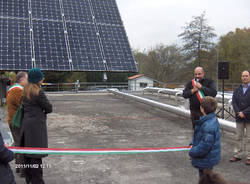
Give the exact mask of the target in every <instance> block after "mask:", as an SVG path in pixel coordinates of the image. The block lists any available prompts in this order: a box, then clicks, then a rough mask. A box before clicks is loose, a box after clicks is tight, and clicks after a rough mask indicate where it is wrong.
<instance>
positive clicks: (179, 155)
mask: <svg viewBox="0 0 250 184" xmlns="http://www.w3.org/2000/svg"><path fill="white" fill-rule="evenodd" d="M145 97H147V98H151V99H155V100H159V101H161V102H163V103H169V104H173V100H172V99H168V98H166V97H157V96H152V95H150V94H147V95H145ZM49 99H50V100H51V102H52V103H53V108H54V111H53V113H52V114H50V115H49V116H48V121H47V123H48V135H49V147H50V148H149V147H154V148H156V147H179V146H186V145H188V144H189V142H190V140H191V138H192V130H191V122H190V120H189V119H185V118H182V117H179V116H176V115H174V114H171V113H169V112H165V111H161V110H157V109H155V108H152V107H150V106H148V105H144V104H140V103H137V102H133V101H127V100H125V99H123V98H120V97H117V96H114V95H112V94H98V93H96V94H79V95H70V94H68V95H60V94H53V95H51V94H50V95H49ZM4 127H5V128H6V129H7V125H6V123H4ZM233 137H234V135H232V134H230V133H223V134H222V147H223V152H222V161H221V162H220V164H219V165H218V166H216V167H215V171H216V172H218V173H220V174H222V175H223V176H224V177H225V178H227V179H228V180H234V181H235V180H236V181H241V182H248V181H249V180H250V174H249V173H250V166H246V165H245V164H244V162H243V161H244V160H243V161H241V162H238V163H230V162H229V161H228V160H229V159H230V158H231V156H232V152H233V148H232V145H233V143H234V141H233ZM43 161H44V166H45V168H44V180H45V182H46V183H47V184H62V183H67V184H68V183H74V184H135V183H136V184H163V183H164V184H165V183H167V184H193V183H197V181H198V172H197V170H196V169H194V168H193V167H192V166H191V164H190V160H189V157H188V153H187V152H168V153H148V154H132V155H88V156H71V155H63V156H59V155H52V156H49V157H47V158H45V159H44V160H43ZM11 165H12V168H13V169H14V168H15V165H14V163H13V162H12V163H11ZM16 182H17V184H24V183H25V182H24V179H23V178H20V177H19V176H17V175H16Z"/></svg>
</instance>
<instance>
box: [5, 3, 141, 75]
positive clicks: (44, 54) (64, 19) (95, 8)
mask: <svg viewBox="0 0 250 184" xmlns="http://www.w3.org/2000/svg"><path fill="white" fill-rule="evenodd" d="M32 67H39V68H41V69H42V70H54V71H133V72H135V71H137V67H136V65H135V61H134V58H133V55H132V52H131V48H130V45H129V42H128V38H127V35H126V32H125V28H124V26H123V23H122V20H121V17H120V14H119V10H118V8H117V4H116V1H115V0H18V1H16V0H8V1H0V70H28V69H30V68H32Z"/></svg>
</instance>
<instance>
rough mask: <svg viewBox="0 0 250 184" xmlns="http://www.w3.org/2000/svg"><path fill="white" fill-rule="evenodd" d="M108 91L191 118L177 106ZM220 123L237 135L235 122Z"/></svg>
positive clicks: (113, 90) (111, 90) (222, 120)
mask: <svg viewBox="0 0 250 184" xmlns="http://www.w3.org/2000/svg"><path fill="white" fill-rule="evenodd" d="M108 91H109V92H110V93H113V94H115V95H119V96H123V97H125V98H128V99H132V100H134V101H137V102H140V103H144V104H147V105H150V106H153V107H156V108H159V109H162V110H166V111H168V112H172V113H174V114H177V115H180V116H183V117H188V118H189V117H190V111H189V110H186V109H182V108H180V107H175V106H171V105H167V104H163V103H160V102H156V101H153V100H149V99H146V98H142V97H139V96H135V95H131V94H127V93H123V92H120V91H119V90H115V89H109V90H108ZM219 123H220V125H221V129H223V130H227V131H229V132H234V133H235V131H236V124H235V123H234V122H231V121H227V120H224V119H219Z"/></svg>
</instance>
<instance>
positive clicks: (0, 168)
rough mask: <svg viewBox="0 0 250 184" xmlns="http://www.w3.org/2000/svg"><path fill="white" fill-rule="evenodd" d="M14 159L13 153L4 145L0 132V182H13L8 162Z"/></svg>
mask: <svg viewBox="0 0 250 184" xmlns="http://www.w3.org/2000/svg"><path fill="white" fill-rule="evenodd" d="M13 159H14V153H13V152H12V151H10V150H9V149H8V148H6V147H5V145H4V142H3V138H2V134H1V132H0V183H1V184H15V183H16V182H15V179H14V175H13V172H12V170H11V168H10V165H9V162H10V161H12V160H13Z"/></svg>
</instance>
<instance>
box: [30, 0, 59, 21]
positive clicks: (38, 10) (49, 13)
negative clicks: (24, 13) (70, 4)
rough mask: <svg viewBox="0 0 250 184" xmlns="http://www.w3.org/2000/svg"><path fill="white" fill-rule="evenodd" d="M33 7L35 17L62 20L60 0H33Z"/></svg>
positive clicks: (33, 16)
mask: <svg viewBox="0 0 250 184" xmlns="http://www.w3.org/2000/svg"><path fill="white" fill-rule="evenodd" d="M31 7H32V18H33V19H42V20H60V21H62V14H61V8H60V2H59V0H31Z"/></svg>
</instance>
